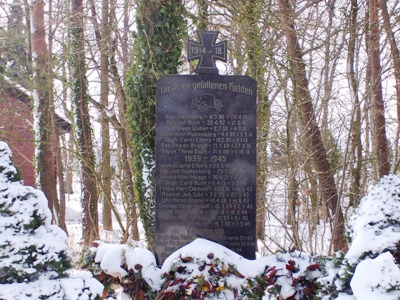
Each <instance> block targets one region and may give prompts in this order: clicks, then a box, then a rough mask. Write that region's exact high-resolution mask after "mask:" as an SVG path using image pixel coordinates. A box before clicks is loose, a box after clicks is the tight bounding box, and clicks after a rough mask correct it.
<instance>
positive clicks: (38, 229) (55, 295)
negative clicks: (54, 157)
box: [0, 141, 102, 300]
mask: <svg viewBox="0 0 400 300" xmlns="http://www.w3.org/2000/svg"><path fill="white" fill-rule="evenodd" d="M11 157H12V154H11V151H10V149H9V147H8V146H7V144H6V143H4V142H1V141H0V299H5V300H11V299H71V300H72V299H95V298H96V297H97V296H98V295H101V293H102V286H101V284H100V283H99V282H97V281H96V282H97V285H96V284H95V283H94V281H95V279H94V278H92V279H91V280H88V278H87V274H86V275H85V276H84V277H81V278H79V277H75V280H78V281H79V282H80V284H81V287H82V288H81V289H80V291H78V292H75V293H69V291H68V290H69V287H70V285H69V284H68V282H67V281H66V279H62V278H66V277H67V276H68V274H67V270H68V269H69V268H70V266H71V264H70V257H69V255H68V246H67V236H66V234H65V233H64V232H63V231H62V230H61V229H60V228H59V227H58V226H55V225H52V224H51V212H50V210H49V209H48V206H47V199H46V197H45V196H44V194H43V192H41V191H39V190H37V189H35V188H33V187H28V186H23V185H22V181H20V180H19V176H18V172H17V170H16V168H15V167H14V165H13V163H12V159H11ZM90 276H91V275H90ZM63 280H64V281H63ZM88 282H90V285H91V286H93V288H92V287H91V286H89V285H88ZM75 283H76V282H75ZM71 290H75V287H71ZM82 295H85V296H83V297H81V296H82Z"/></svg>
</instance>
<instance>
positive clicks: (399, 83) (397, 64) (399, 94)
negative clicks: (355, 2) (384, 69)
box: [379, 0, 400, 173]
mask: <svg viewBox="0 0 400 300" xmlns="http://www.w3.org/2000/svg"><path fill="white" fill-rule="evenodd" d="M379 3H380V8H381V12H382V17H383V28H384V29H385V32H386V36H387V38H388V40H389V45H390V52H391V55H392V60H393V69H394V78H395V81H396V85H395V87H396V106H397V123H398V125H397V133H396V143H395V147H394V148H395V159H396V160H397V163H396V164H395V165H394V168H393V173H395V172H396V171H397V168H398V166H399V165H400V158H399V154H398V149H399V147H398V146H399V138H400V51H399V48H398V47H397V43H396V38H395V35H394V33H393V29H392V25H391V24H390V18H389V13H388V9H387V4H386V0H380V1H379Z"/></svg>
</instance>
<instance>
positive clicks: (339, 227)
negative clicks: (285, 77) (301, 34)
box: [278, 0, 347, 251]
mask: <svg viewBox="0 0 400 300" xmlns="http://www.w3.org/2000/svg"><path fill="white" fill-rule="evenodd" d="M278 3H279V8H280V10H281V18H282V23H283V25H284V31H285V35H286V43H287V53H288V58H289V62H290V67H291V72H292V82H293V86H294V99H295V101H296V103H297V105H298V106H299V109H300V112H301V116H300V118H301V121H302V123H303V126H304V128H305V138H306V139H307V141H308V143H309V145H310V150H311V152H312V156H313V159H314V161H315V166H316V168H317V171H318V179H319V183H320V188H321V191H322V195H323V197H324V203H325V205H326V207H327V208H328V209H329V211H330V217H331V222H332V236H333V249H334V251H337V250H345V249H346V248H347V242H346V239H345V235H344V234H345V227H344V217H343V213H342V210H341V207H340V202H339V198H338V194H337V188H336V185H335V180H334V178H333V174H332V171H331V167H330V165H329V161H328V158H327V155H326V151H325V148H324V145H323V143H322V137H321V132H320V130H319V127H318V125H317V122H316V118H315V115H314V108H313V104H312V101H311V95H310V91H309V89H308V79H307V75H306V67H305V63H304V60H303V58H302V51H301V48H300V45H299V42H298V39H297V36H296V29H295V24H294V16H295V14H294V11H293V9H292V8H291V7H290V5H289V1H288V0H279V1H278Z"/></svg>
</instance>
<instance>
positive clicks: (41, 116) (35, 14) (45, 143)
mask: <svg viewBox="0 0 400 300" xmlns="http://www.w3.org/2000/svg"><path fill="white" fill-rule="evenodd" d="M44 4H45V3H44V1H43V0H37V1H33V2H32V6H31V19H32V24H33V26H32V31H31V40H32V53H33V58H34V63H35V64H34V66H35V69H34V83H35V90H34V94H35V97H34V101H35V119H36V122H37V126H35V131H36V143H37V146H36V148H37V149H38V153H37V164H36V172H37V176H38V184H39V187H40V189H41V190H43V192H44V194H45V195H46V198H47V200H48V202H49V208H50V210H51V212H52V214H53V220H54V221H55V222H56V223H58V221H57V220H58V215H57V212H59V203H58V199H57V179H56V170H55V157H54V156H53V153H54V151H53V150H55V149H52V133H53V130H54V128H53V126H52V117H51V115H52V107H53V105H54V104H53V103H52V101H51V92H50V89H51V85H50V84H49V81H48V74H49V69H48V49H47V43H46V29H45V22H44Z"/></svg>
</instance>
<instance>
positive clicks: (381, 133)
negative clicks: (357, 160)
mask: <svg viewBox="0 0 400 300" xmlns="http://www.w3.org/2000/svg"><path fill="white" fill-rule="evenodd" d="M378 9H379V8H378V0H370V1H369V20H370V24H369V25H370V27H369V28H370V39H369V41H370V53H369V57H370V61H371V85H372V89H371V91H372V99H373V103H374V106H373V107H374V127H373V128H374V138H375V142H376V147H375V152H376V156H377V159H378V176H379V178H380V177H382V176H384V175H386V174H388V173H389V170H390V167H389V148H388V141H387V138H386V125H385V108H384V104H383V95H382V80H381V63H380V50H379V17H378Z"/></svg>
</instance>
